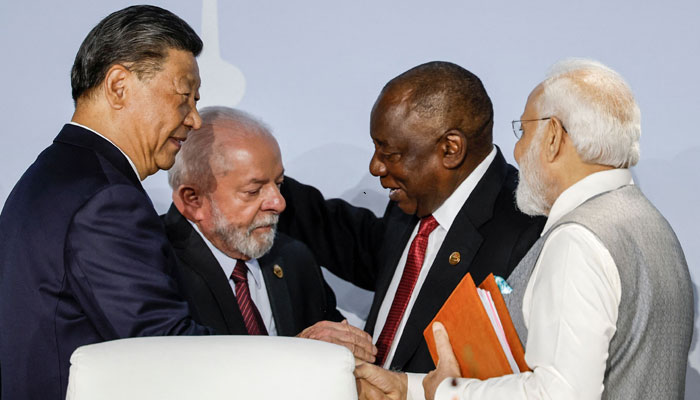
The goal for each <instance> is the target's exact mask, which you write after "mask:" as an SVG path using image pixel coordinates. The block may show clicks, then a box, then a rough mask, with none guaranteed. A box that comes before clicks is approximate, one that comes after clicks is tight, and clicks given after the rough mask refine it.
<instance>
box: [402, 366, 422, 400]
mask: <svg viewBox="0 0 700 400" xmlns="http://www.w3.org/2000/svg"><path fill="white" fill-rule="evenodd" d="M425 375H426V374H416V373H413V372H406V376H407V378H408V384H407V385H406V386H407V390H408V393H406V400H425V390H423V378H425Z"/></svg>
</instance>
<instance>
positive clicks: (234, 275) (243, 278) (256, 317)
mask: <svg viewBox="0 0 700 400" xmlns="http://www.w3.org/2000/svg"><path fill="white" fill-rule="evenodd" d="M231 279H233V282H234V283H235V284H236V301H238V308H239V309H240V310H241V314H242V315H243V322H244V323H245V329H246V330H247V331H248V334H249V335H267V329H265V324H263V321H262V317H260V312H259V311H258V308H257V307H255V303H253V299H251V298H250V289H248V267H247V266H246V265H245V263H244V262H243V261H241V260H238V261H237V262H236V267H235V268H234V269H233V272H231Z"/></svg>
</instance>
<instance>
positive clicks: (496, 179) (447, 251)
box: [391, 147, 507, 369]
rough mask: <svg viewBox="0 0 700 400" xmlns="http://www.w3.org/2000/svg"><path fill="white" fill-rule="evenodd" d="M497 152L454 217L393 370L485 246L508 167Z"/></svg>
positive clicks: (418, 341)
mask: <svg viewBox="0 0 700 400" xmlns="http://www.w3.org/2000/svg"><path fill="white" fill-rule="evenodd" d="M496 149H497V153H496V157H495V158H494V160H493V162H492V163H491V165H490V166H489V168H488V169H487V170H486V173H485V174H484V176H483V177H482V178H481V180H480V181H479V183H477V185H476V187H475V188H474V190H473V191H472V193H471V194H470V196H469V198H468V199H467V201H466V202H465V203H464V205H463V206H462V208H461V209H460V211H459V213H458V214H457V216H456V217H455V220H454V222H453V223H452V226H451V227H450V230H449V231H448V232H447V236H445V240H444V241H443V242H442V246H440V249H439V250H438V253H437V256H436V257H435V261H434V262H433V265H432V266H431V267H430V272H428V275H427V276H426V278H425V282H423V286H422V287H421V291H420V292H419V294H418V297H417V298H416V302H415V303H414V304H413V308H412V310H411V314H410V316H409V317H408V321H407V322H406V326H405V328H404V331H403V334H402V335H401V338H400V339H399V340H400V342H399V344H398V346H397V348H396V352H395V354H394V358H393V359H392V362H391V367H392V368H399V369H402V368H403V367H404V365H406V363H407V362H408V360H409V359H410V358H411V356H412V355H413V353H415V351H416V350H417V348H418V346H419V345H420V344H421V343H424V342H425V341H424V338H423V330H425V328H426V327H427V326H428V324H429V323H430V321H431V320H432V319H433V318H434V317H435V314H437V312H438V311H439V310H440V308H441V307H442V305H443V304H444V303H445V301H446V300H447V298H448V297H449V296H450V294H452V291H453V290H454V288H455V287H456V286H457V284H458V283H459V282H460V281H461V280H462V278H463V277H464V275H466V274H467V273H468V272H470V270H471V268H472V265H471V263H472V260H473V259H474V257H475V255H476V253H477V252H478V251H479V248H480V247H481V244H482V242H483V237H482V235H481V233H480V232H479V227H481V226H482V225H483V224H484V223H485V222H487V221H488V220H490V219H491V218H492V216H493V208H494V204H495V202H496V197H497V196H498V193H499V192H500V189H501V186H502V184H503V181H504V179H505V177H506V168H507V164H506V162H505V159H504V158H503V155H502V154H501V152H500V149H498V147H496ZM454 252H458V253H459V255H460V261H459V263H457V265H451V264H450V262H449V258H450V255H451V254H452V253H454Z"/></svg>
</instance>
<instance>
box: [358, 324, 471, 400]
mask: <svg viewBox="0 0 700 400" xmlns="http://www.w3.org/2000/svg"><path fill="white" fill-rule="evenodd" d="M433 334H434V336H435V347H436V349H437V353H438V364H437V367H436V369H435V370H433V371H431V372H430V373H429V374H428V375H427V376H426V377H425V378H424V379H423V390H424V392H425V398H426V399H427V400H433V399H434V398H435V392H436V391H437V387H438V385H440V383H441V382H442V381H443V380H445V379H446V378H449V377H458V376H460V369H459V364H458V363H457V359H456V358H455V355H454V352H453V351H452V346H451V345H450V339H449V337H448V336H447V331H446V330H445V327H444V326H443V325H442V324H441V323H439V322H436V323H435V324H433ZM355 378H356V383H357V394H358V397H359V399H360V400H364V399H368V400H380V399H390V400H405V399H406V397H407V395H408V376H407V375H406V374H405V373H402V372H394V371H389V370H386V369H384V368H381V367H377V366H376V365H373V364H371V363H368V362H366V361H363V360H360V359H356V363H355ZM414 400H417V399H414Z"/></svg>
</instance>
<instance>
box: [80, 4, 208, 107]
mask: <svg viewBox="0 0 700 400" xmlns="http://www.w3.org/2000/svg"><path fill="white" fill-rule="evenodd" d="M169 49H177V50H185V51H189V52H191V53H192V54H193V55H194V56H195V57H196V56H198V55H199V53H200V52H201V51H202V40H201V39H200V38H199V36H197V33H195V31H194V30H193V29H192V27H190V26H189V25H188V24H187V22H185V21H183V20H182V19H181V18H180V17H178V16H177V15H175V14H173V13H171V12H170V11H168V10H165V9H162V8H160V7H156V6H149V5H138V6H131V7H127V8H125V9H123V10H119V11H116V12H113V13H112V14H110V15H108V16H107V17H106V18H104V19H103V20H102V21H100V22H99V23H98V24H97V25H96V26H95V27H94V28H92V30H91V31H90V33H88V35H87V37H85V40H83V43H82V44H81V45H80V49H79V50H78V54H76V56H75V62H74V63H73V68H72V70H71V88H72V95H73V101H76V102H77V100H78V98H79V97H80V96H82V95H84V94H87V93H89V92H90V91H91V90H92V89H93V88H95V87H97V86H98V85H99V84H100V83H101V82H102V81H103V80H104V79H105V76H106V75H107V71H108V70H109V68H110V67H112V66H113V65H114V64H120V63H124V64H126V65H125V66H126V67H128V68H129V70H131V71H134V72H135V73H136V75H137V76H138V77H139V79H144V78H148V77H150V76H151V75H152V74H154V73H155V72H157V71H158V70H159V69H160V67H161V66H162V63H163V61H164V60H165V57H166V56H167V54H168V50H169Z"/></svg>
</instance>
